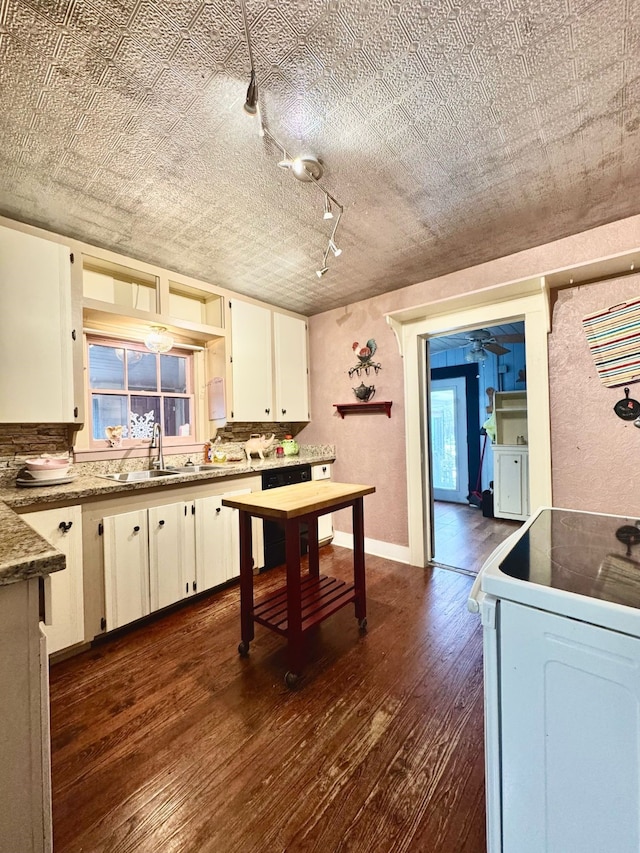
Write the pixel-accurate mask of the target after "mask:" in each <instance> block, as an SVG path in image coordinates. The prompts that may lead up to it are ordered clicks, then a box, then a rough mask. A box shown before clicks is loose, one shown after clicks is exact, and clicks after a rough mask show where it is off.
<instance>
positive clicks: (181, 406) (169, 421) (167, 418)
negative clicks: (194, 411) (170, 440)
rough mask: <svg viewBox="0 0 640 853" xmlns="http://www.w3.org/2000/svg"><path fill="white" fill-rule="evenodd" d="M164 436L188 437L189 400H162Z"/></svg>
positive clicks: (178, 398) (173, 398) (170, 398)
mask: <svg viewBox="0 0 640 853" xmlns="http://www.w3.org/2000/svg"><path fill="white" fill-rule="evenodd" d="M164 434H165V435H190V434H191V427H190V424H189V400H187V399H186V398H185V397H165V398H164Z"/></svg>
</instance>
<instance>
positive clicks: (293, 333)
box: [273, 312, 309, 421]
mask: <svg viewBox="0 0 640 853" xmlns="http://www.w3.org/2000/svg"><path fill="white" fill-rule="evenodd" d="M273 343H274V359H275V379H276V399H275V405H276V416H275V419H276V420H278V421H308V420H309V391H308V383H309V376H308V371H307V324H306V323H305V321H304V320H300V319H298V318H297V317H289V316H287V315H286V314H278V313H276V312H274V314H273Z"/></svg>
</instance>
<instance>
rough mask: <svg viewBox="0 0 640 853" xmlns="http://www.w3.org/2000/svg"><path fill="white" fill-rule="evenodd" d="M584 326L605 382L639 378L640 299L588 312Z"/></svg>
mask: <svg viewBox="0 0 640 853" xmlns="http://www.w3.org/2000/svg"><path fill="white" fill-rule="evenodd" d="M582 325H583V327H584V331H585V334H586V336H587V343H588V344H589V349H590V350H591V355H592V356H593V360H594V361H595V364H596V369H597V371H598V375H599V377H600V381H601V382H602V384H603V385H606V386H607V388H615V386H616V385H625V384H626V383H628V382H637V381H639V380H640V299H634V300H632V301H631V302H623V303H621V304H619V305H614V306H613V307H612V308H606V309H604V310H601V311H597V312H596V313H595V314H589V315H588V316H587V317H585V318H584V319H583V321H582Z"/></svg>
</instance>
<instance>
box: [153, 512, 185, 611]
mask: <svg viewBox="0 0 640 853" xmlns="http://www.w3.org/2000/svg"><path fill="white" fill-rule="evenodd" d="M192 506H193V504H192V502H189V503H185V502H184V501H181V502H179V503H174V504H167V505H166V506H158V507H151V508H150V509H149V518H148V521H149V590H150V596H151V610H152V611H153V610H159V609H160V608H161V607H167V606H168V605H169V604H173V603H174V602H176V601H180V600H181V599H182V598H185V596H187V595H189V594H190V593H191V592H192V591H193V589H192V584H193V582H194V581H195V542H194V523H193V514H192V512H191V507H192Z"/></svg>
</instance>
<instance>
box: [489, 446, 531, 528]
mask: <svg viewBox="0 0 640 853" xmlns="http://www.w3.org/2000/svg"><path fill="white" fill-rule="evenodd" d="M493 453H494V457H493V458H494V464H495V471H494V493H495V494H494V498H495V515H496V516H498V517H499V518H514V519H525V518H526V517H527V513H528V509H529V506H528V505H529V498H528V492H529V485H528V483H529V477H528V454H527V453H526V452H524V451H518V450H498V449H497V448H495V447H494V450H493Z"/></svg>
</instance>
